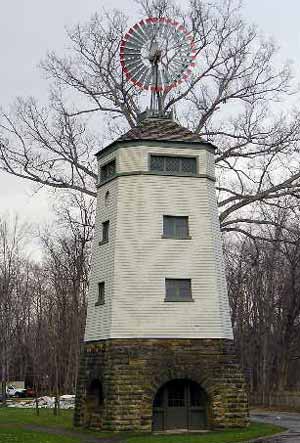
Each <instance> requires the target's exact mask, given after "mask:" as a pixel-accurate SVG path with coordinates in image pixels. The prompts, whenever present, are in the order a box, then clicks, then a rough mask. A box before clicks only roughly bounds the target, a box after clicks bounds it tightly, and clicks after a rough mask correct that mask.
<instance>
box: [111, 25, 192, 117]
mask: <svg viewBox="0 0 300 443" xmlns="http://www.w3.org/2000/svg"><path fill="white" fill-rule="evenodd" d="M195 58H196V49H195V43H194V39H193V36H192V34H191V33H189V32H188V31H187V30H186V28H185V27H184V26H183V25H181V24H180V23H178V22H177V21H175V20H172V19H169V18H164V17H161V18H156V17H149V18H146V19H143V20H140V21H139V22H138V23H136V24H135V25H134V26H133V27H132V28H130V29H129V30H128V32H127V33H126V34H125V35H124V37H123V39H122V41H121V44H120V62H121V66H122V70H123V72H124V74H125V76H126V78H127V80H128V81H130V82H131V83H133V84H134V85H135V86H136V87H138V88H140V89H144V90H150V91H151V99H150V112H151V113H152V114H153V115H162V114H163V100H162V95H163V93H167V92H169V91H170V90H171V89H173V88H175V87H176V86H178V85H180V84H181V83H182V81H184V80H187V79H188V77H189V75H190V74H191V72H192V71H191V68H192V67H194V66H195Z"/></svg>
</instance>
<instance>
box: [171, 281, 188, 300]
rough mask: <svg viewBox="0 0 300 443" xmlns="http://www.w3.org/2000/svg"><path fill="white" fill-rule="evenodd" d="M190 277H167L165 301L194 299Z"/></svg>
mask: <svg viewBox="0 0 300 443" xmlns="http://www.w3.org/2000/svg"><path fill="white" fill-rule="evenodd" d="M192 300H193V299H192V282H191V279H190V278H166V298H165V301H192Z"/></svg>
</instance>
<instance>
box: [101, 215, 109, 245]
mask: <svg viewBox="0 0 300 443" xmlns="http://www.w3.org/2000/svg"><path fill="white" fill-rule="evenodd" d="M108 241H109V220H107V221H105V222H104V223H102V241H101V243H108Z"/></svg>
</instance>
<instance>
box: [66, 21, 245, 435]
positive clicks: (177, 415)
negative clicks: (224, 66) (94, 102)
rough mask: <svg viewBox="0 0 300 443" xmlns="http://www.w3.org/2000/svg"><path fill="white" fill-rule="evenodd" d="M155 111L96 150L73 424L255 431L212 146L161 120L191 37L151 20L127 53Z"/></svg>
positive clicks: (187, 68) (128, 43)
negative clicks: (239, 356) (236, 332)
mask: <svg viewBox="0 0 300 443" xmlns="http://www.w3.org/2000/svg"><path fill="white" fill-rule="evenodd" d="M120 59H121V65H122V69H123V72H124V74H125V76H126V78H127V80H128V81H130V82H131V83H132V84H133V85H135V86H136V87H138V88H140V89H142V90H145V91H149V92H150V93H151V98H150V111H149V113H148V115H146V116H145V118H143V119H140V121H139V122H138V123H137V125H136V126H134V127H132V128H131V129H130V130H129V131H128V132H127V133H126V134H123V135H122V136H121V137H119V138H118V139H117V140H114V141H113V142H112V143H111V144H109V145H108V146H106V147H105V148H104V149H102V150H101V151H99V152H98V153H97V154H96V155H97V160H98V171H99V173H98V183H97V215H96V221H95V238H94V246H93V252H92V260H91V274H90V284H89V295H88V308H87V319H86V329H85V342H84V346H83V349H84V351H83V353H82V360H81V368H80V373H79V377H78V385H77V394H76V409H75V419H74V422H75V424H78V425H86V426H91V427H96V428H98V429H99V428H100V429H103V430H113V431H127V430H131V431H141V432H142V431H143V432H150V431H164V430H200V429H205V428H213V427H220V426H221V427H233V426H240V427H241V426H244V425H246V424H247V420H248V418H247V417H248V415H247V414H248V411H247V396H246V393H245V385H244V379H243V375H242V373H241V372H240V369H239V366H238V363H237V362H236V357H235V351H234V347H233V340H232V339H233V335H232V326H231V319H230V310H229V303H228V294H227V287H226V277H225V269H224V262H223V254H222V241H221V232H220V225H219V220H218V209H217V199H216V191H215V175H214V151H215V147H214V146H213V145H212V144H211V143H210V142H207V141H206V140H203V139H202V138H201V137H200V136H199V134H195V133H193V132H192V131H190V130H188V129H187V128H184V127H182V126H180V125H179V124H178V123H177V122H175V121H174V120H172V119H171V118H169V117H170V116H168V115H165V114H164V112H163V111H164V109H163V101H164V97H165V95H166V94H167V93H168V92H169V91H171V90H172V89H173V88H175V87H176V86H178V85H180V84H181V82H183V81H185V80H187V79H188V76H189V75H190V74H191V68H192V67H193V66H194V64H195V48H194V42H193V37H192V35H191V34H190V33H188V32H187V30H186V29H185V28H184V27H183V26H182V25H180V24H179V23H177V22H176V21H174V20H170V19H167V18H153V17H152V18H147V19H145V20H141V21H140V22H139V23H137V24H136V25H134V26H133V27H132V28H130V29H129V31H128V32H127V34H126V35H125V36H124V38H123V40H122V42H121V45H120Z"/></svg>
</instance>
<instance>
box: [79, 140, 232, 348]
mask: <svg viewBox="0 0 300 443" xmlns="http://www.w3.org/2000/svg"><path fill="white" fill-rule="evenodd" d="M150 153H157V154H172V155H195V156H198V164H199V172H200V173H201V174H209V175H213V176H214V156H213V154H212V153H211V152H209V151H207V150H199V149H194V150H193V149H187V148H185V149H184V150H183V149H180V147H178V148H174V147H172V149H169V150H168V149H167V148H166V147H165V146H164V147H162V148H158V147H153V146H152V147H149V146H147V145H146V144H145V145H142V146H136V145H135V146H133V147H126V148H119V149H118V150H117V151H115V152H113V153H112V154H110V155H109V156H106V157H103V158H100V161H99V170H100V167H101V165H102V164H104V163H106V162H107V161H109V160H111V159H112V158H116V162H117V172H131V171H137V170H140V171H147V170H148V159H149V154H150ZM107 190H109V191H110V194H111V195H110V198H111V201H110V205H109V207H108V208H106V207H105V205H104V196H105V193H106V191H107ZM164 214H168V215H187V216H189V229H190V235H191V236H192V239H191V240H173V239H162V238H161V235H162V222H163V215H164ZM107 219H109V220H110V242H109V243H108V244H106V245H102V246H99V245H98V243H99V241H100V240H101V229H102V222H103V221H105V220H107ZM168 277H169V278H176V277H177V278H191V279H192V295H193V299H194V301H193V302H189V303H180V302H174V303H171V302H170V303H166V302H164V298H165V278H168ZM99 281H105V282H107V285H106V297H105V305H104V306H100V307H95V306H94V304H95V301H96V297H97V283H98V282H99ZM121 337H124V338H130V337H134V338H136V337H141V338H142V337H153V338H158V337H166V338H175V337H176V338H232V330H231V323H230V315H229V309H228V298H227V289H226V280H225V273H224V263H223V256H222V243H221V234H220V230H219V220H218V212H217V204H216V193H215V188H214V184H213V182H211V181H210V180H208V179H206V178H197V179H195V178H189V177H173V176H155V175H134V176H120V177H118V178H116V179H115V180H113V181H111V182H109V183H107V184H106V185H104V186H102V187H100V188H99V189H98V202H97V216H96V230H95V240H94V247H93V253H92V270H91V277H90V291H89V303H88V315H87V325H86V334H85V340H86V341H90V340H97V339H106V338H121Z"/></svg>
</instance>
